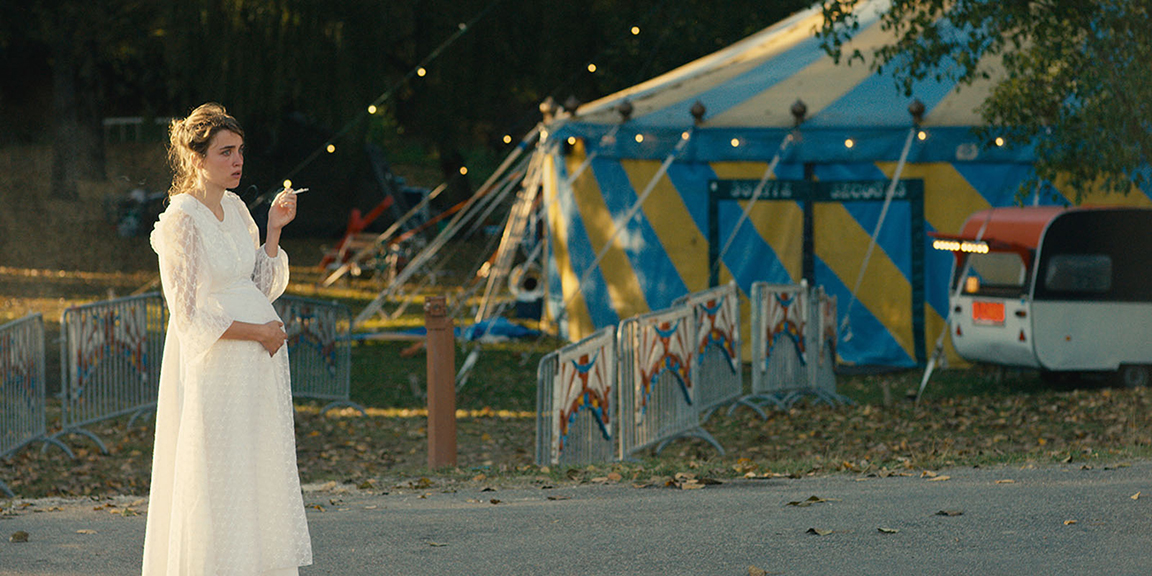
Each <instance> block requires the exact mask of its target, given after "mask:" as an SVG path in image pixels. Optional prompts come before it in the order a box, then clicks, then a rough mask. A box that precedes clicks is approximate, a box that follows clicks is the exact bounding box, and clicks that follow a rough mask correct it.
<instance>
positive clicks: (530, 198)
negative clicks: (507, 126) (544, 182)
mask: <svg viewBox="0 0 1152 576" xmlns="http://www.w3.org/2000/svg"><path fill="white" fill-rule="evenodd" d="M534 160H535V161H534V162H533V165H530V166H529V168H528V174H527V175H526V176H525V177H524V183H523V184H522V185H521V188H520V193H519V194H517V197H516V203H515V204H514V205H513V207H512V210H511V211H510V212H509V214H508V220H507V222H506V223H505V225H504V235H503V237H502V238H501V240H500V247H499V248H498V249H497V251H496V260H495V262H494V263H493V266H492V267H491V268H490V269H489V271H488V285H487V286H486V287H485V289H484V297H483V298H482V299H481V300H480V307H479V309H478V310H477V311H476V318H475V322H480V321H481V320H484V319H485V318H486V317H487V315H488V312H489V308H490V306H491V304H492V299H493V298H494V297H495V293H496V289H497V286H498V285H499V284H500V282H501V281H502V280H503V279H504V278H505V277H507V275H508V272H509V271H510V270H511V268H512V260H513V259H514V258H515V256H516V249H517V248H518V247H519V246H520V243H521V242H522V241H523V240H524V231H525V229H526V228H527V226H528V220H529V219H531V217H532V214H531V212H532V206H533V205H534V204H535V202H536V194H537V190H538V189H539V187H540V181H541V174H542V173H543V171H544V167H543V165H542V164H543V161H542V158H540V157H534Z"/></svg>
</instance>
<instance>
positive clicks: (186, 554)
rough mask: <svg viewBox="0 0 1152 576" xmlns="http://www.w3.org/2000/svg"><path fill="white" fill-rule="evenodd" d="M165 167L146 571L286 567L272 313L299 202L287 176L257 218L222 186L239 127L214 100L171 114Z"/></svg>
mask: <svg viewBox="0 0 1152 576" xmlns="http://www.w3.org/2000/svg"><path fill="white" fill-rule="evenodd" d="M168 156H169V161H170V162H171V163H172V168H173V171H174V173H175V176H174V177H173V180H172V188H171V190H170V191H169V205H168V208H167V209H166V210H165V211H164V213H163V214H161V215H160V219H159V221H158V222H157V223H156V226H155V229H154V230H153V232H152V238H151V240H152V248H153V249H154V250H155V251H156V253H157V254H158V255H159V260H160V278H161V283H162V285H163V289H164V298H165V300H166V301H167V303H168V309H169V311H170V319H169V322H168V334H167V339H166V341H165V343H164V360H163V363H162V365H161V370H160V391H159V400H158V405H157V414H156V444H155V448H154V452H153V457H152V487H151V499H150V503H149V506H148V527H147V533H146V536H145V538H144V566H143V574H144V575H145V576H152V575H155V576H160V575H163V576H206V575H213V576H216V575H236V576H246V575H258V574H274V575H281V574H296V573H297V567H299V566H306V565H309V564H311V563H312V548H311V543H310V539H309V536H308V525H307V522H306V520H305V518H304V503H303V500H302V496H301V493H300V479H299V475H298V472H297V469H296V442H295V434H294V428H293V409H292V390H291V386H290V382H289V376H288V352H287V350H286V349H285V347H284V341H285V338H286V335H285V333H284V328H283V324H282V323H281V322H280V318H279V317H277V315H276V312H275V310H274V309H273V308H272V301H273V300H275V299H276V298H277V297H279V296H280V294H281V293H283V291H284V288H285V287H286V286H287V285H288V256H287V254H285V253H284V251H283V250H282V249H280V248H279V246H278V244H279V241H280V231H281V230H282V229H283V227H284V226H285V225H286V224H288V223H289V222H291V221H292V219H293V218H294V217H295V216H296V195H295V193H293V192H292V191H291V190H285V191H284V192H281V193H280V194H279V195H277V196H276V199H275V200H274V201H273V202H272V206H271V208H270V209H269V212H268V232H267V236H266V238H265V243H264V245H263V246H260V242H259V229H258V228H257V227H256V223H255V222H254V221H253V220H252V216H251V215H250V214H249V213H248V208H247V207H246V206H245V205H244V202H243V201H241V200H240V198H239V197H238V196H236V194H234V193H232V192H229V191H228V189H229V188H235V187H236V186H238V185H239V184H240V175H241V171H242V170H243V166H244V131H243V129H241V127H240V124H239V123H238V122H236V120H235V118H233V117H232V116H229V115H228V113H227V112H226V111H225V110H224V108H223V107H222V106H220V105H218V104H205V105H203V106H200V107H199V108H197V109H195V110H194V111H193V112H192V113H191V114H190V115H189V116H188V117H187V118H185V119H183V120H177V121H174V122H173V123H172V126H171V129H170V143H169V150H168Z"/></svg>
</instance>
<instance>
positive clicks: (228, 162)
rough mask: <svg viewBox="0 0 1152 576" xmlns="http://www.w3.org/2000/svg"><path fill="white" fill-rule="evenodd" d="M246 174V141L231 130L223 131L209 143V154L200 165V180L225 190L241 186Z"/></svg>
mask: <svg viewBox="0 0 1152 576" xmlns="http://www.w3.org/2000/svg"><path fill="white" fill-rule="evenodd" d="M243 172H244V139H243V138H241V137H240V135H239V134H237V133H235V132H233V131H231V130H221V131H219V132H217V133H216V135H214V136H212V140H211V141H209V142H208V153H207V154H205V155H204V159H203V162H202V163H201V165H200V178H201V179H202V180H204V182H205V183H206V184H210V185H213V186H219V187H220V188H224V189H231V188H236V187H237V186H239V185H240V176H241V174H242V173H243Z"/></svg>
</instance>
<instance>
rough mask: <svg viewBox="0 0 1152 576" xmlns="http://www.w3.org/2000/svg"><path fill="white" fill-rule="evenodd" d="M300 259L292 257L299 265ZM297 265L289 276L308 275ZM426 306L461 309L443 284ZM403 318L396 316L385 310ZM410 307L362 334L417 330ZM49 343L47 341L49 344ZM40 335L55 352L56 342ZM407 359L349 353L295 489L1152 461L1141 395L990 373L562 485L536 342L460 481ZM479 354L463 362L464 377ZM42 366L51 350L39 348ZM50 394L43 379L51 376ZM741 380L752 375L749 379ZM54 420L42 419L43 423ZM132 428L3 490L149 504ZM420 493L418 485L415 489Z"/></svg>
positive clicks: (301, 413) (494, 403)
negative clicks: (335, 398)
mask: <svg viewBox="0 0 1152 576" xmlns="http://www.w3.org/2000/svg"><path fill="white" fill-rule="evenodd" d="M310 249H314V250H315V249H318V248H316V247H315V246H312V247H311V248H309V247H308V246H307V245H298V246H295V247H290V248H289V250H294V251H295V253H297V254H300V255H301V256H304V255H306V254H307V251H308V250H310ZM303 259H304V258H303V257H302V258H300V259H298V260H297V262H299V261H300V260H303ZM293 273H294V275H295V278H296V281H295V282H294V283H293V285H292V286H290V288H289V292H291V293H295V294H300V295H305V296H310V297H320V298H326V299H330V300H338V301H341V302H344V303H346V304H348V305H349V306H350V307H352V309H353V310H354V311H358V310H360V309H361V308H362V307H363V306H364V305H365V304H366V303H367V302H368V300H369V299H370V298H371V297H372V296H373V295H375V293H376V289H377V286H376V285H375V284H374V283H373V282H372V281H371V280H365V281H360V280H357V281H354V282H350V283H345V284H343V285H340V286H337V287H334V288H332V289H319V288H317V287H316V284H315V281H316V280H317V279H318V276H317V274H316V273H315V272H314V271H311V270H310V269H308V268H306V267H299V268H294V271H293ZM151 278H152V277H151V275H150V273H148V272H139V273H120V274H117V273H78V272H72V273H48V272H43V271H35V270H29V269H16V268H0V290H2V291H3V294H4V298H5V300H4V301H5V306H4V308H3V310H4V313H5V314H6V315H7V316H8V317H10V318H11V317H16V316H19V315H22V314H23V313H25V312H27V311H39V312H42V313H44V315H45V318H46V320H47V324H48V326H49V327H50V328H51V327H53V326H54V323H55V321H56V320H57V319H58V317H59V313H60V311H62V310H63V309H64V308H65V307H66V306H67V305H69V304H71V303H76V302H81V301H89V300H94V299H100V298H104V297H107V296H108V295H123V294H126V293H128V292H131V291H132V290H134V289H136V288H139V287H141V286H144V285H146V284H147V283H148V282H149V281H150V280H151ZM434 290H435V291H437V292H438V293H442V294H448V295H449V296H451V295H453V294H456V293H458V292H456V291H454V290H452V289H449V288H445V287H444V285H443V284H441V286H440V287H439V288H435V289H434ZM395 306H396V303H390V304H389V308H390V309H391V308H394V307H395ZM420 310H421V307H420V306H419V305H414V306H410V307H409V312H408V313H407V314H406V315H405V316H402V317H401V318H399V319H397V320H396V321H395V322H391V323H384V322H373V323H372V325H371V326H372V328H373V329H389V328H404V327H411V326H415V325H419V324H420V323H421V316H420ZM56 330H57V331H58V327H56ZM54 337H55V336H54V335H53V334H50V335H49V343H51V342H53V338H54ZM412 344H413V343H412V341H365V342H360V343H357V344H356V345H355V347H354V348H353V354H352V365H353V372H352V389H351V396H352V399H353V400H354V401H356V402H358V403H360V404H362V405H364V406H367V407H369V410H368V414H367V415H363V416H362V415H360V414H359V413H357V412H355V411H353V410H338V411H332V412H330V413H328V414H326V415H321V414H319V406H320V405H319V404H314V403H307V402H305V403H302V404H300V405H298V407H297V444H298V453H299V466H300V472H301V475H302V478H303V480H304V481H305V482H306V483H317V482H329V481H335V482H338V483H351V484H355V485H357V486H361V487H364V488H366V489H379V490H389V489H396V487H398V486H400V487H404V486H407V487H409V488H411V487H412V486H419V485H430V484H428V483H429V482H432V483H434V484H436V485H448V484H453V483H460V482H473V481H476V482H483V483H487V484H491V483H504V484H516V483H524V482H530V483H531V482H535V483H541V482H548V483H556V482H580V481H593V480H595V481H633V482H634V483H636V484H638V485H650V484H652V483H656V484H661V485H663V484H670V485H677V484H678V482H677V476H676V474H681V476H680V478H685V477H686V476H683V475H684V474H689V475H691V476H692V477H701V478H703V477H708V478H713V479H719V480H723V479H726V478H733V477H736V476H769V475H787V476H796V475H804V474H821V473H834V472H836V473H850V474H879V475H888V474H920V473H923V471H925V470H929V471H930V470H937V469H940V468H942V467H948V466H970V465H981V466H988V465H1003V464H1009V465H1041V464H1044V463H1049V462H1068V461H1076V462H1082V463H1083V465H1084V466H1104V465H1123V462H1124V461H1125V460H1126V459H1132V458H1142V457H1148V456H1152V418H1150V412H1149V407H1150V404H1152V394H1150V393H1149V391H1148V390H1145V389H1136V390H1127V389H1120V388H1111V387H1108V386H1107V385H1106V383H1105V382H1102V381H1087V382H1081V383H1080V384H1079V385H1078V387H1075V388H1065V389H1052V388H1049V387H1048V386H1046V385H1045V384H1044V383H1043V382H1041V381H1040V380H1039V378H1038V377H1037V375H1036V374H1035V373H1034V372H1028V371H1002V370H997V369H991V368H980V367H977V368H972V369H966V370H943V371H938V372H937V374H936V375H935V377H934V378H933V380H932V381H931V383H930V385H929V387H928V389H927V391H926V394H925V397H924V398H923V399H922V402H921V403H920V404H919V405H916V404H915V403H914V402H912V400H911V397H910V396H911V394H912V393H914V391H915V390H916V388H917V387H918V384H919V380H920V375H921V372H919V371H899V372H889V373H882V374H872V375H856V376H841V377H839V379H838V387H839V391H840V392H841V393H842V394H844V395H846V396H848V397H849V398H851V399H853V400H854V401H855V402H856V404H855V405H853V406H847V407H841V408H832V407H828V406H824V405H812V404H803V403H802V404H800V405H797V406H796V407H794V408H792V409H791V410H788V411H787V412H784V411H777V412H770V413H769V416H768V418H767V419H761V418H760V417H759V416H757V415H755V414H754V413H753V412H752V411H751V410H748V409H739V410H737V411H735V413H734V414H732V415H728V414H727V413H726V411H725V410H719V411H717V412H716V413H715V414H714V415H713V416H712V417H711V418H710V419H709V420H708V421H707V422H706V424H705V429H707V430H708V431H709V432H711V433H712V434H713V435H714V436H715V437H716V438H717V440H718V441H719V442H720V443H721V444H722V445H723V446H724V447H725V448H726V450H727V453H726V455H724V456H720V455H719V454H718V453H717V452H716V451H715V450H714V449H713V448H712V447H711V446H709V445H708V444H705V443H704V442H702V441H699V440H683V441H677V442H674V443H673V444H671V445H670V446H669V447H668V448H667V449H666V450H664V451H663V452H662V453H661V454H659V455H656V454H654V453H647V454H643V455H641V456H642V457H641V458H640V459H639V460H638V461H636V462H629V463H617V464H605V465H602V466H593V467H587V468H580V469H572V470H553V469H550V468H548V467H544V468H539V467H536V466H534V465H533V454H534V442H535V421H534V414H533V410H534V409H535V397H536V382H535V373H536V367H537V364H538V363H539V361H540V358H541V357H542V356H543V355H544V354H546V353H547V352H550V351H552V350H554V349H555V348H556V347H558V346H560V345H562V343H560V342H558V341H556V340H555V339H552V338H548V337H544V338H541V339H539V340H528V341H515V342H505V343H495V344H486V345H484V346H483V347H482V348H481V353H480V356H479V361H478V362H477V364H476V367H475V369H474V370H473V372H472V374H471V376H470V378H469V380H468V381H467V383H466V384H465V385H464V386H463V387H462V388H461V389H460V391H459V394H458V397H457V406H458V408H459V410H460V412H459V413H458V416H459V420H458V422H459V424H458V429H459V435H458V446H459V462H458V464H459V465H458V467H457V468H455V469H447V470H436V471H431V470H428V469H427V467H426V443H427V437H426V429H425V426H426V415H425V413H424V412H423V410H422V408H423V406H424V402H425V400H424V392H423V391H424V388H425V379H426V378H425V377H426V358H425V355H424V353H423V351H422V350H421V349H417V350H413V349H412ZM472 346H473V345H472V344H467V343H465V344H459V345H458V348H457V351H456V362H457V366H459V365H460V364H462V363H463V361H464V358H465V356H466V355H467V353H468V352H469V350H471V347H472ZM48 348H49V350H50V351H51V350H52V346H51V345H50V346H49V347H48ZM48 373H49V375H50V379H51V375H52V374H53V372H52V370H51V368H50V369H49V371H48ZM748 373H749V371H748V367H747V366H746V367H745V374H746V375H747V374H748ZM53 411H56V412H58V408H56V407H54V406H51V405H50V411H49V422H50V426H51V423H52V422H54V421H55V414H54V413H53ZM126 424H127V422H126V420H125V419H121V420H112V421H108V422H105V423H102V424H98V425H96V426H94V427H93V431H94V432H96V433H97V434H99V435H100V436H101V437H102V438H103V439H104V440H105V442H107V444H108V445H109V449H110V454H108V455H104V454H101V453H99V452H98V451H97V450H95V448H94V445H92V444H91V443H90V442H89V441H88V440H85V439H83V438H81V437H71V438H68V439H67V440H68V443H69V444H70V445H71V446H72V447H73V448H74V449H76V450H77V456H78V458H77V460H75V461H72V460H69V459H67V458H65V457H64V456H63V454H62V453H61V452H60V451H58V450H56V449H49V450H47V451H46V452H44V453H41V451H40V450H39V449H37V447H35V446H34V447H32V448H26V449H24V450H22V451H20V452H18V453H17V454H15V455H14V456H12V457H10V458H8V459H5V460H0V479H3V480H4V481H5V482H7V483H8V484H9V486H11V487H12V488H13V490H15V491H16V492H17V493H18V494H20V495H21V496H29V497H31V496H49V495H110V494H125V493H126V494H143V493H145V492H146V490H147V485H148V475H149V470H150V460H151V440H152V435H153V428H152V424H151V422H145V423H143V424H139V423H138V424H137V425H136V426H135V427H134V428H132V429H128V428H127V426H126ZM421 478H428V479H429V480H420V479H421Z"/></svg>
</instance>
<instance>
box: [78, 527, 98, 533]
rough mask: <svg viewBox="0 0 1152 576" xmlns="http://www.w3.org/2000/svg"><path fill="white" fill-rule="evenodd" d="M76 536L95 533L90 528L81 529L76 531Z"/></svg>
mask: <svg viewBox="0 0 1152 576" xmlns="http://www.w3.org/2000/svg"><path fill="white" fill-rule="evenodd" d="M76 533H77V534H95V533H96V531H95V530H93V529H91V528H81V529H80V530H77V531H76Z"/></svg>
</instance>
